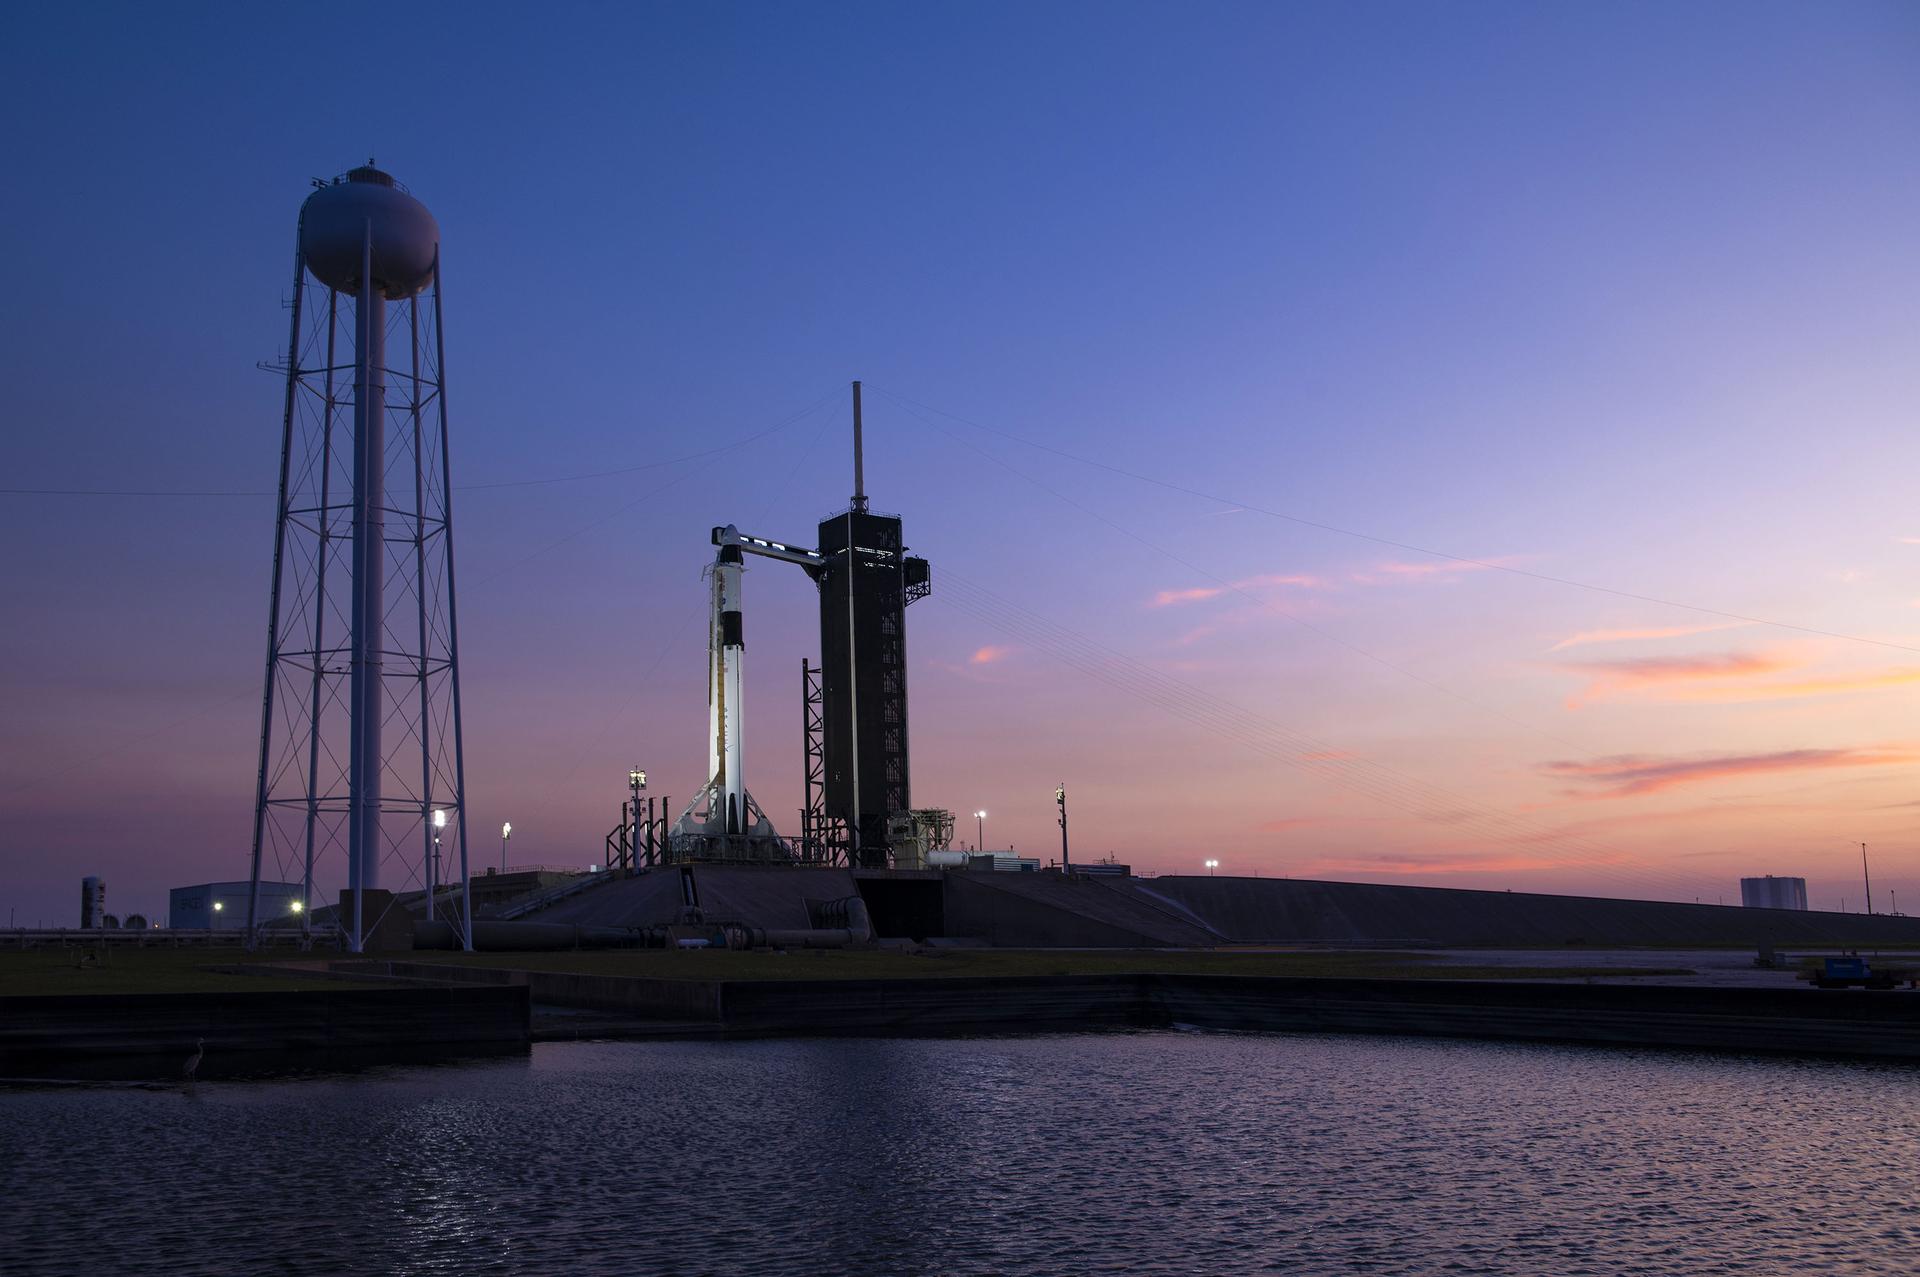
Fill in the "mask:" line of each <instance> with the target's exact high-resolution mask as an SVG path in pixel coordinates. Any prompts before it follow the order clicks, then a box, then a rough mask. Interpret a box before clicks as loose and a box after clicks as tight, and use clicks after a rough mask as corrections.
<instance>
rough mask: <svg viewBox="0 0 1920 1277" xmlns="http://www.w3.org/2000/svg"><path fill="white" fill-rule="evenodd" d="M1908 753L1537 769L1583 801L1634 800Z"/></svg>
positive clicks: (1876, 762) (1617, 761)
mask: <svg viewBox="0 0 1920 1277" xmlns="http://www.w3.org/2000/svg"><path fill="white" fill-rule="evenodd" d="M1914 757H1915V755H1914V753H1913V751H1912V750H1910V749H1905V748H1901V747H1898V746H1889V745H1880V746H1875V747H1873V748H1871V749H1789V750H1782V751H1780V752H1778V753H1773V754H1722V755H1719V756H1716V757H1708V758H1656V757H1651V756H1648V755H1644V754H1623V755H1617V756H1615V757H1612V758H1598V759H1594V760H1593V761H1591V762H1584V763H1581V762H1557V763H1546V764H1543V765H1542V768H1541V769H1542V770H1543V771H1545V772H1547V773H1548V774H1549V775H1553V776H1561V777H1565V778H1567V779H1569V780H1573V781H1576V782H1580V783H1583V784H1589V785H1592V786H1596V788H1593V789H1587V790H1579V789H1573V790H1568V791H1566V792H1567V793H1568V795H1569V796H1573V797H1583V798H1634V797H1638V796H1639V795H1641V794H1654V793H1659V792H1660V791H1661V790H1664V789H1672V788H1674V787H1676V786H1679V785H1695V784H1700V783H1703V782H1705V781H1711V780H1719V779H1721V778H1722V777H1726V776H1751V775H1756V774H1772V773H1777V772H1798V771H1824V770H1827V769H1830V768H1836V767H1883V766H1886V765H1888V764H1891V763H1910V762H1912V761H1913V760H1914Z"/></svg>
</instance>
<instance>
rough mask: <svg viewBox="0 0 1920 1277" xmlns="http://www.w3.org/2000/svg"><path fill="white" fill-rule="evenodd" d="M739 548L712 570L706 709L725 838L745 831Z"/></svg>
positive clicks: (727, 548) (726, 549)
mask: <svg viewBox="0 0 1920 1277" xmlns="http://www.w3.org/2000/svg"><path fill="white" fill-rule="evenodd" d="M741 572H742V562H741V554H740V547H739V546H737V545H723V546H721V547H720V553H719V556H718V557H717V558H716V560H715V561H714V565H713V617H712V622H713V629H712V634H711V636H710V638H709V642H708V647H707V651H708V657H707V670H708V682H707V709H708V719H709V725H710V726H711V728H712V732H711V736H712V740H711V744H710V745H709V747H708V762H709V764H710V765H711V767H712V775H713V792H714V797H715V799H717V800H718V803H717V805H718V808H719V809H718V810H716V811H714V812H713V813H712V814H713V817H714V818H715V823H717V824H719V825H720V827H721V828H722V829H723V830H724V831H725V832H727V833H729V834H739V833H745V832H747V825H748V820H747V780H746V771H745V767H744V756H745V752H746V750H745V728H746V713H745V706H744V703H743V701H742V699H741V683H742V674H743V672H744V670H743V666H744V665H745V663H746V654H747V652H746V637H745V634H744V633H743V631H742V628H741V623H740V599H741V596H740V576H741Z"/></svg>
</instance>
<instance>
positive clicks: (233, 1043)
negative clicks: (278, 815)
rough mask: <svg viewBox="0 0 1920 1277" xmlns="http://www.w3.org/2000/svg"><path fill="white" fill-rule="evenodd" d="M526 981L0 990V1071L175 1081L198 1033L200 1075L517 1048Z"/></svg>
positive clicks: (524, 1035) (522, 1036)
mask: <svg viewBox="0 0 1920 1277" xmlns="http://www.w3.org/2000/svg"><path fill="white" fill-rule="evenodd" d="M531 1034H532V1007H531V999H530V998H529V997H528V996H527V991H526V990H525V989H524V988H513V987H499V988H471V989H470V988H458V987H448V986H444V985H443V986H440V987H431V988H428V987H417V988H416V987H407V988H388V989H318V990H307V991H299V992H278V991H275V992H264V991H263V992H258V993H255V992H245V993H132V994H86V995H76V996H52V997H4V998H0V1075H4V1076H8V1077H28V1076H53V1075H58V1076H94V1077H156V1078H177V1077H179V1076H180V1069H181V1065H182V1063H183V1062H184V1061H185V1059H186V1058H187V1057H188V1056H189V1055H190V1054H192V1053H193V1051H194V1049H195V1043H196V1042H197V1041H198V1040H200V1039H205V1041H206V1055H205V1059H204V1061H203V1063H202V1066H201V1069H200V1073H199V1075H200V1076H203V1077H207V1076H218V1075H220V1074H222V1073H228V1072H233V1071H245V1070H246V1069H248V1068H253V1067H272V1066H274V1065H276V1064H281V1065H284V1064H296V1065H309V1064H310V1065H315V1066H318V1065H323V1064H333V1063H350V1062H367V1061H371V1060H375V1059H380V1060H385V1059H401V1058H405V1059H413V1058H424V1057H428V1056H433V1055H449V1054H462V1053H469V1052H480V1051H489V1050H524V1049H525V1048H526V1045H527V1043H528V1042H529V1040H530V1038H531Z"/></svg>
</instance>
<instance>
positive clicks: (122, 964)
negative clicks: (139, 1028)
mask: <svg viewBox="0 0 1920 1277" xmlns="http://www.w3.org/2000/svg"><path fill="white" fill-rule="evenodd" d="M87 954H94V955H95V956H94V959H93V961H91V962H85V961H84V958H85V956H86V955H87ZM300 956H302V957H311V956H313V955H308V954H303V955H300ZM245 958H246V955H245V954H243V953H241V952H240V950H238V949H217V950H208V949H172V948H148V949H140V948H118V947H114V946H102V947H101V948H100V949H98V950H97V951H96V950H92V949H83V948H81V947H79V946H77V945H76V946H74V947H72V948H47V949H27V950H24V951H22V950H9V951H6V952H0V997H18V996H21V995H31V996H47V995H52V994H72V993H249V992H253V993H262V992H266V991H268V990H280V991H282V992H287V991H292V990H298V989H338V988H341V987H342V986H341V984H340V982H339V981H337V980H328V979H325V978H323V977H317V976H307V975H300V974H294V973H289V974H288V975H287V977H286V978H284V979H282V978H278V977H273V976H265V977H262V976H245V975H227V974H223V973H221V972H217V971H209V970H207V968H209V967H216V966H224V965H230V964H232V963H236V962H240V961H243V960H245Z"/></svg>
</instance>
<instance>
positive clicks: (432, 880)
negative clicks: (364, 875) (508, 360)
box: [407, 298, 440, 918]
mask: <svg viewBox="0 0 1920 1277" xmlns="http://www.w3.org/2000/svg"><path fill="white" fill-rule="evenodd" d="M407 351H408V356H409V367H410V368H411V384H410V385H409V387H408V391H409V393H408V395H407V421H408V422H409V424H410V425H411V426H412V428H413V601H414V604H415V606H416V608H417V609H418V614H419V630H418V633H419V636H420V651H419V652H418V654H417V660H418V662H419V664H418V667H417V670H416V672H415V675H414V677H415V678H417V679H419V680H420V744H421V750H420V831H421V833H422V834H423V835H424V839H423V841H424V843H425V845H424V847H423V848H422V850H423V851H424V852H425V853H426V856H427V917H428V918H432V917H434V915H435V909H436V902H435V899H434V892H435V890H437V889H438V888H439V886H440V830H439V828H438V827H437V826H436V825H434V823H433V747H432V744H431V743H430V742H431V740H432V735H433V705H432V690H431V686H430V684H429V682H428V678H429V675H428V673H427V671H428V669H429V668H430V666H429V661H430V653H429V650H428V645H427V476H426V452H425V448H424V445H423V443H422V440H421V438H420V408H421V404H420V302H419V300H418V299H417V298H415V299H413V300H410V301H408V302H407Z"/></svg>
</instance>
